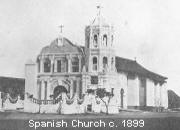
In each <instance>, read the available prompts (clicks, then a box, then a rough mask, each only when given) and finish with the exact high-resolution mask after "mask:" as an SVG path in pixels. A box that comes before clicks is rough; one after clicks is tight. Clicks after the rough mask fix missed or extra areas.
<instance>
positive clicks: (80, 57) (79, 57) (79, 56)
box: [78, 55, 82, 72]
mask: <svg viewBox="0 0 180 130" xmlns="http://www.w3.org/2000/svg"><path fill="white" fill-rule="evenodd" d="M78 59H79V72H81V59H82V56H81V55H78Z"/></svg>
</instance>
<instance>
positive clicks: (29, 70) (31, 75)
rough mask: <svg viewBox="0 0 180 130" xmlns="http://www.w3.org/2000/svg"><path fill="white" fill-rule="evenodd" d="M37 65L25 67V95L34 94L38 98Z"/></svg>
mask: <svg viewBox="0 0 180 130" xmlns="http://www.w3.org/2000/svg"><path fill="white" fill-rule="evenodd" d="M36 83H37V82H36V64H35V63H34V64H33V63H32V64H26V66H25V93H27V92H28V93H29V94H33V97H35V98H37V85H36Z"/></svg>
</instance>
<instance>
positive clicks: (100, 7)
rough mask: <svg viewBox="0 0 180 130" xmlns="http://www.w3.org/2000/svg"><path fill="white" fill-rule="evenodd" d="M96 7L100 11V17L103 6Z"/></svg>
mask: <svg viewBox="0 0 180 130" xmlns="http://www.w3.org/2000/svg"><path fill="white" fill-rule="evenodd" d="M96 7H97V9H98V16H100V15H101V9H102V6H101V5H98V6H96Z"/></svg>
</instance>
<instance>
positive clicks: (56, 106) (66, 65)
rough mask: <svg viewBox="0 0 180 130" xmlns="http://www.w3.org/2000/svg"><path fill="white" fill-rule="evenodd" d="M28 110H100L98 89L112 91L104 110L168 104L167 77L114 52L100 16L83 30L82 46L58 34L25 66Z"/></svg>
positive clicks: (157, 107) (111, 35)
mask: <svg viewBox="0 0 180 130" xmlns="http://www.w3.org/2000/svg"><path fill="white" fill-rule="evenodd" d="M25 76H26V77H25V102H24V109H25V111H28V112H41V113H63V114H71V113H85V112H104V111H105V106H104V104H103V103H102V101H101V100H100V99H98V97H97V95H96V92H97V89H98V88H104V89H105V90H106V91H107V92H109V93H110V94H111V99H110V100H109V101H108V103H109V104H108V107H109V113H118V112H119V111H120V110H122V109H141V110H151V111H152V110H155V111H157V110H160V109H163V108H167V106H168V99H167V98H168V97H167V90H166V79H167V78H166V77H164V76H161V75H159V74H156V73H154V72H151V71H149V70H147V69H146V68H144V67H143V66H141V65H140V64H139V63H137V62H136V61H134V60H130V59H125V58H122V57H119V56H116V55H115V50H114V29H113V26H110V25H109V24H107V23H105V21H104V19H103V17H102V16H100V14H98V15H97V17H96V18H95V20H94V21H93V22H92V23H91V24H90V25H89V26H86V28H85V46H78V45H75V44H73V43H72V42H71V41H70V40H68V39H67V38H65V37H63V36H59V37H58V38H56V39H55V40H54V41H52V42H51V44H50V45H48V46H45V47H43V48H42V50H41V52H40V54H39V55H38V56H37V59H36V62H33V61H28V62H27V63H26V65H25Z"/></svg>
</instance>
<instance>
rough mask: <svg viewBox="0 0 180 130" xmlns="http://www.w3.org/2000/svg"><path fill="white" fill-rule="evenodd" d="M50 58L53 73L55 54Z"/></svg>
mask: <svg viewBox="0 0 180 130" xmlns="http://www.w3.org/2000/svg"><path fill="white" fill-rule="evenodd" d="M50 59H51V73H53V71H54V56H52V57H51V58H50Z"/></svg>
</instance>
